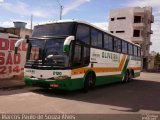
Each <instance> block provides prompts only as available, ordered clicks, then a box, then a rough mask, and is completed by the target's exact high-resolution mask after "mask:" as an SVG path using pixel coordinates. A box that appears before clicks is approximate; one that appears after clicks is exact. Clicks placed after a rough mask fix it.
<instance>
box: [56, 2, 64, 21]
mask: <svg viewBox="0 0 160 120" xmlns="http://www.w3.org/2000/svg"><path fill="white" fill-rule="evenodd" d="M57 3H58V5H59V7H60V14H59V19H60V20H61V19H62V12H63V6H62V5H61V4H60V2H59V1H58V0H57Z"/></svg>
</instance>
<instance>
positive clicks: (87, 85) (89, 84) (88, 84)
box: [83, 72, 95, 92]
mask: <svg viewBox="0 0 160 120" xmlns="http://www.w3.org/2000/svg"><path fill="white" fill-rule="evenodd" d="M94 87H95V75H94V74H93V73H92V72H91V73H89V74H88V75H87V76H86V79H85V81H84V88H83V91H84V92H88V91H89V89H93V88H94Z"/></svg>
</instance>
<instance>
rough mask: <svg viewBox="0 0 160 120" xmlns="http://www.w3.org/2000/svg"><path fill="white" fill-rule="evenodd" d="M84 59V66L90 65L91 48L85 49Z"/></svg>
mask: <svg viewBox="0 0 160 120" xmlns="http://www.w3.org/2000/svg"><path fill="white" fill-rule="evenodd" d="M83 58H84V62H83V63H84V65H88V64H89V62H90V51H89V48H87V47H84V51H83Z"/></svg>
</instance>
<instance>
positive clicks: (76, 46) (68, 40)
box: [15, 20, 141, 91]
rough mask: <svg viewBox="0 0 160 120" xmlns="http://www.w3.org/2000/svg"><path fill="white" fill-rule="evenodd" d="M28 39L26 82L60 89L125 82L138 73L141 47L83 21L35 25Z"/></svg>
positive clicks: (18, 43) (17, 44) (87, 88)
mask: <svg viewBox="0 0 160 120" xmlns="http://www.w3.org/2000/svg"><path fill="white" fill-rule="evenodd" d="M21 42H27V43H28V50H27V57H26V64H25V69H24V81H25V83H26V85H30V86H40V87H48V88H53V89H61V90H69V91H71V90H76V89H84V90H85V91H88V90H89V89H90V88H93V87H94V86H98V85H103V84H109V83H114V82H118V81H122V82H128V81H129V80H130V79H132V78H134V77H137V76H139V75H140V71H141V48H140V46H139V45H136V44H134V43H132V42H128V41H126V40H123V39H121V38H119V37H116V36H114V35H112V34H110V33H108V32H106V31H104V30H102V29H100V28H98V27H95V26H94V25H91V24H89V23H86V22H81V21H75V20H69V21H57V22H53V23H48V24H43V25H38V26H35V27H34V30H33V34H32V37H31V38H29V39H27V40H22V39H21V40H19V41H18V42H17V43H16V45H15V52H16V51H17V48H18V46H19V45H20V43H21Z"/></svg>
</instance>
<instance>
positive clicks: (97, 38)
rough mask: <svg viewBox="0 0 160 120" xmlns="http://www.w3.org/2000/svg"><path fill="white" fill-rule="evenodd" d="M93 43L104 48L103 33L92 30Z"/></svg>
mask: <svg viewBox="0 0 160 120" xmlns="http://www.w3.org/2000/svg"><path fill="white" fill-rule="evenodd" d="M91 44H92V45H93V46H95V47H99V48H102V33H101V32H98V31H97V30H95V29H92V30H91Z"/></svg>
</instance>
